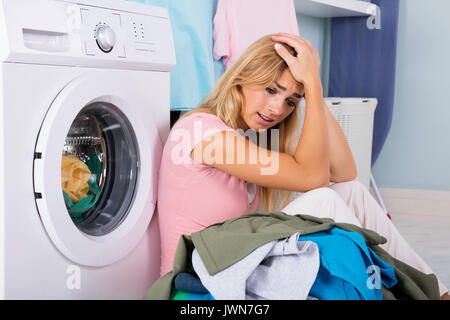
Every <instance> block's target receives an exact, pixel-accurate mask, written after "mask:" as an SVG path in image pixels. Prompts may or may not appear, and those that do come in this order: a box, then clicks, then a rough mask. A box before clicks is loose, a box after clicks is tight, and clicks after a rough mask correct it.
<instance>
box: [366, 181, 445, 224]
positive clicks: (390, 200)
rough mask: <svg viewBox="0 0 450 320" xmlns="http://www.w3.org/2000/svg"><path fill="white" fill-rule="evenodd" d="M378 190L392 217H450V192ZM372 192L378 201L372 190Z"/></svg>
mask: <svg viewBox="0 0 450 320" xmlns="http://www.w3.org/2000/svg"><path fill="white" fill-rule="evenodd" d="M378 190H379V192H380V194H381V197H382V198H383V202H384V205H385V206H386V209H387V210H388V212H389V213H390V214H391V215H392V214H395V213H401V214H413V215H423V214H430V215H435V216H447V217H449V216H450V191H440V190H419V189H398V188H378ZM370 192H371V193H372V195H373V196H374V197H375V199H376V196H375V193H374V192H373V189H372V188H371V189H370ZM377 200H378V199H377Z"/></svg>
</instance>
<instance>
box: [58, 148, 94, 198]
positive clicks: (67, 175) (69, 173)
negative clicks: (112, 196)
mask: <svg viewBox="0 0 450 320" xmlns="http://www.w3.org/2000/svg"><path fill="white" fill-rule="evenodd" d="M90 177H91V171H90V170H89V168H88V166H87V165H86V164H85V163H84V162H83V161H81V160H80V159H78V158H77V157H76V156H72V155H68V156H63V157H62V161H61V184H62V189H63V190H64V192H66V193H67V194H68V195H69V197H70V199H71V200H72V202H73V203H77V202H78V201H80V200H81V199H83V198H85V197H87V194H88V192H89V185H88V183H87V182H88V180H89V178H90Z"/></svg>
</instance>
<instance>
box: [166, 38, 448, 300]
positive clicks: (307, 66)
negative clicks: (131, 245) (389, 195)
mask: <svg viewBox="0 0 450 320" xmlns="http://www.w3.org/2000/svg"><path fill="white" fill-rule="evenodd" d="M319 65H320V57H319V54H318V52H317V51H316V50H315V49H314V48H313V46H312V45H311V43H310V42H309V41H308V40H305V39H303V38H301V37H299V36H294V35H290V34H283V33H280V34H277V35H269V36H265V37H263V38H261V39H260V40H258V41H256V42H255V43H253V44H252V45H251V46H250V47H249V48H248V49H247V50H246V51H245V52H244V54H243V55H242V56H241V57H240V58H239V60H238V61H236V62H235V63H234V65H233V66H232V67H231V68H230V69H229V70H228V71H226V72H225V74H224V75H223V76H222V77H221V78H220V79H219V81H218V82H217V84H216V86H215V87H214V88H213V90H212V91H211V93H210V94H209V96H208V97H207V98H206V99H205V100H204V101H203V103H202V104H201V105H200V106H199V107H198V108H196V109H194V110H192V111H190V112H188V113H186V114H185V115H183V116H182V117H181V118H180V119H179V120H178V121H177V122H176V123H175V125H174V126H173V128H172V130H171V133H170V135H169V137H168V140H167V142H166V145H165V147H164V152H163V157H162V162H161V168H160V172H159V174H160V175H159V184H158V212H159V226H160V233H161V259H162V265H161V271H160V273H161V276H162V275H164V274H166V273H167V272H169V271H170V270H171V269H172V264H173V259H174V254H175V251H176V248H177V245H178V241H179V238H180V236H181V235H182V234H191V233H193V232H196V231H199V230H202V229H204V228H206V227H208V226H210V225H212V224H214V223H218V222H222V221H225V220H227V219H231V218H236V217H238V216H241V215H243V214H246V213H250V212H253V211H256V209H258V210H259V211H283V212H285V213H288V214H300V213H303V214H309V215H315V216H318V217H330V218H332V219H334V220H335V221H336V222H346V223H352V224H355V225H357V226H360V227H364V228H367V229H372V230H374V231H376V232H377V233H378V234H380V235H382V236H384V237H385V238H386V239H387V240H388V241H387V243H386V244H384V245H383V246H382V247H383V248H384V249H385V250H387V252H388V253H389V254H391V255H392V256H393V257H395V258H397V259H399V260H401V261H403V262H405V263H407V264H409V265H411V266H413V267H415V268H416V269H419V270H421V271H423V272H424V273H427V274H428V273H433V272H432V270H431V269H430V267H429V266H427V265H426V263H425V262H424V261H423V260H422V259H421V258H420V257H419V256H418V255H417V254H416V253H415V252H414V251H413V250H412V248H411V247H410V246H409V245H408V244H407V242H406V241H405V239H404V238H403V237H402V236H401V235H400V234H399V232H398V230H397V229H396V228H395V226H394V225H393V224H392V222H391V221H390V220H389V218H388V217H387V216H386V214H385V213H384V212H383V210H382V209H381V208H380V207H379V205H378V203H377V202H376V200H375V199H374V198H373V197H372V196H371V194H370V193H369V191H368V190H367V189H366V188H365V187H364V186H363V185H362V184H361V183H359V182H358V181H356V180H355V178H356V176H357V172H356V166H355V162H354V160H353V156H352V153H351V150H350V148H349V146H348V144H347V141H346V138H345V136H344V134H343V132H342V131H341V129H340V127H339V125H338V124H337V122H336V121H335V119H334V117H333V116H332V114H331V113H330V111H329V109H328V107H327V105H326V103H325V102H324V100H323V89H322V84H321V81H320V77H319ZM301 99H305V104H306V110H305V115H304V123H303V127H302V130H301V135H300V138H299V118H300V111H299V109H300V108H299V102H300V101H301ZM243 133H244V134H243ZM248 136H250V138H249V137H248ZM274 136H275V139H273V137H274ZM273 140H274V141H273ZM330 182H334V184H332V185H330ZM293 192H302V194H301V195H300V196H299V197H298V198H296V199H295V200H292V201H291V197H292V194H293ZM260 199H261V201H260ZM258 206H259V207H258ZM280 208H281V209H280ZM439 288H440V293H441V296H442V298H448V294H447V291H448V289H447V288H446V287H445V286H444V284H442V283H441V282H439Z"/></svg>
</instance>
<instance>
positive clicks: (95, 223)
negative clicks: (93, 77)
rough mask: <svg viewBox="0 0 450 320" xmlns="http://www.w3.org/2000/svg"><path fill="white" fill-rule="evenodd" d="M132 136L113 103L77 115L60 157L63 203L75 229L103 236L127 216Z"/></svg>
mask: <svg viewBox="0 0 450 320" xmlns="http://www.w3.org/2000/svg"><path fill="white" fill-rule="evenodd" d="M138 155H139V152H138V146H137V142H136V137H135V134H134V132H133V129H132V127H131V125H130V123H129V121H128V119H127V118H126V116H125V115H124V114H123V113H122V112H121V111H120V110H119V109H118V108H117V107H115V106H114V105H113V104H109V103H104V102H97V103H93V104H90V105H88V106H86V107H84V108H83V109H81V111H80V112H79V113H78V115H77V116H76V118H75V120H74V121H73V122H72V124H71V126H70V129H69V131H68V133H67V136H66V138H65V142H64V147H63V150H62V161H61V188H62V193H63V197H64V203H65V206H66V209H67V212H68V214H69V215H70V218H71V219H72V221H73V223H74V224H75V225H76V227H77V228H78V229H79V230H80V231H82V232H84V233H86V234H88V235H91V236H103V235H105V234H108V233H110V232H111V231H112V230H114V229H115V228H116V227H117V226H118V225H120V223H121V222H122V221H123V220H124V219H125V217H126V216H127V213H128V211H129V208H130V207H131V204H132V201H133V197H134V193H135V189H136V181H137V176H138V173H139V172H138V171H139V156H138Z"/></svg>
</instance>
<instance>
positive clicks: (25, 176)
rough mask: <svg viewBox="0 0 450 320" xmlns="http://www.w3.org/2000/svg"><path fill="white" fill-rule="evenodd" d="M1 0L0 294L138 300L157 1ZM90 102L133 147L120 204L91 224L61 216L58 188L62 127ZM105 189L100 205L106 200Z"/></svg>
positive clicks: (158, 93) (168, 39)
mask: <svg viewBox="0 0 450 320" xmlns="http://www.w3.org/2000/svg"><path fill="white" fill-rule="evenodd" d="M0 3H1V6H0V58H1V64H0V129H1V133H0V298H4V299H141V298H142V297H143V295H144V294H145V292H146V291H147V290H148V289H149V287H150V286H151V284H152V283H153V282H154V281H155V280H156V279H157V278H158V276H159V266H160V247H159V245H160V244H159V241H160V240H159V231H158V222H157V214H156V212H155V207H156V196H157V189H156V188H157V176H158V170H159V163H160V159H161V154H162V146H163V144H164V142H165V140H166V139H167V136H168V134H169V130H170V101H169V100H170V70H171V69H172V68H173V66H174V65H175V53H174V47H173V39H172V33H171V28H170V21H169V17H168V14H167V11H166V10H165V9H163V8H157V7H152V6H148V5H142V4H137V3H130V2H126V1H119V0H117V1H111V0H108V1H104V0H92V1H85V0H79V1H72V0H68V1H60V0H1V2H0ZM100 27H101V28H100ZM108 28H109V29H108ZM105 29H107V31H106V32H105ZM99 39H100V40H99ZM105 48H106V50H105ZM96 105H99V106H101V108H103V109H102V110H106V111H104V112H105V114H107V115H111V114H116V113H117V114H120V115H121V117H122V118H124V119H126V123H128V124H129V126H130V128H131V130H130V131H129V133H130V134H129V135H133V136H134V138H133V139H134V140H133V141H135V144H136V150H137V154H136V159H137V160H136V161H135V162H136V163H133V164H130V165H132V166H134V168H136V170H135V171H133V173H132V175H131V176H133V177H132V179H134V180H133V181H134V184H132V188H131V189H130V190H132V191H131V193H130V194H131V196H130V199H129V205H128V206H127V207H126V208H121V209H120V210H121V211H123V213H122V218H121V219H120V220H117V221H118V222H117V223H116V224H115V225H113V226H112V227H110V228H109V229H110V230H108V231H106V232H103V233H101V234H93V233H90V232H85V231H84V230H82V229H80V228H79V226H77V225H76V224H75V223H74V222H73V221H72V219H71V217H70V215H69V213H68V211H67V209H66V205H65V202H64V201H65V200H64V198H63V194H62V189H61V157H62V152H63V148H64V146H65V139H66V136H67V134H68V132H69V129H71V125H72V123H73V121H74V119H75V118H76V117H77V115H79V114H80V112H82V110H85V108H86V107H89V106H96ZM109 106H111V108H112V109H111V110H113V111H111V112H112V113H111V114H109V113H108V112H109V111H108V110H109ZM93 108H94V107H93ZM94 109H95V108H94ZM114 110H118V111H117V112H116V111H114ZM114 112H116V113H114ZM124 121H125V120H124ZM110 127H114V125H111V126H110ZM106 130H113V131H114V130H117V128H116V129H114V128H112V129H111V128H106ZM128 138H129V137H125V138H124V139H128ZM130 141H131V140H130ZM107 147H108V145H107ZM111 155H113V153H111ZM111 163H114V166H116V167H117V168H120V167H121V166H122V167H123V166H124V164H122V163H120V161H119V160H117V161H115V162H114V161H113V162H111ZM111 170H112V169H111ZM107 179H109V178H107ZM114 179H116V178H114ZM117 179H119V178H117ZM111 181H116V180H111ZM117 181H118V180H117ZM110 184H111V183H110ZM111 188H112V189H111V190H113V191H111V196H108V194H106V195H105V193H106V191H102V193H104V194H103V195H101V197H103V198H104V201H103V202H104V203H114V202H115V201H117V200H116V199H115V196H114V195H115V194H118V192H117V191H114V190H115V189H117V188H118V186H117V183H116V185H114V184H113V185H112V186H111ZM118 190H120V189H118ZM114 192H115V193H114ZM108 197H109V198H108ZM100 199H102V198H100ZM99 201H100V200H99ZM102 214H105V217H109V216H114V214H115V213H114V212H112V213H111V212H102V213H101V214H100V215H102ZM108 219H109V218H108Z"/></svg>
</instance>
